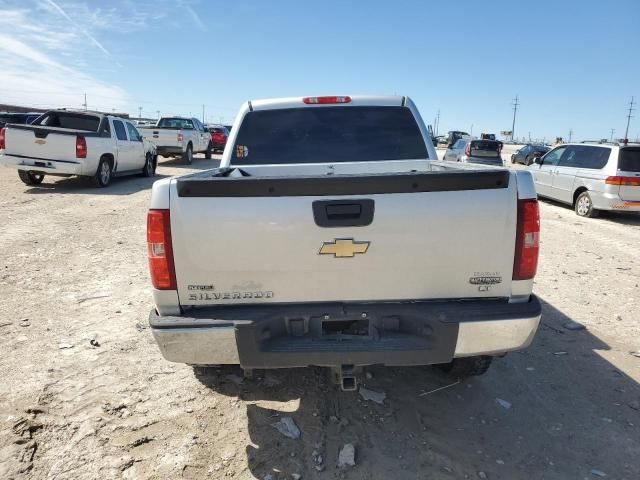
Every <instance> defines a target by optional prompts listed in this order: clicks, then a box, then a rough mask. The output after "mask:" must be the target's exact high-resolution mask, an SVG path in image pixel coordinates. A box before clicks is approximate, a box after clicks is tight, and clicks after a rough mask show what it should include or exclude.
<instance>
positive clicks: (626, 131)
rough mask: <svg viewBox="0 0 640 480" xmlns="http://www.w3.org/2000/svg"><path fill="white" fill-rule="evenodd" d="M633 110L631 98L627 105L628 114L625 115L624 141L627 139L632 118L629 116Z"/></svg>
mask: <svg viewBox="0 0 640 480" xmlns="http://www.w3.org/2000/svg"><path fill="white" fill-rule="evenodd" d="M634 110H635V108H633V97H631V102H630V103H629V113H628V114H627V129H626V130H625V132H624V139H625V140H628V139H629V123H630V122H631V118H632V117H633V116H632V115H631V112H633V111H634Z"/></svg>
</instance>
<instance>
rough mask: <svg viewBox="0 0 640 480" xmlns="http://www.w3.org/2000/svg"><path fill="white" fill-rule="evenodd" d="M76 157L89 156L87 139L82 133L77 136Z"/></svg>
mask: <svg viewBox="0 0 640 480" xmlns="http://www.w3.org/2000/svg"><path fill="white" fill-rule="evenodd" d="M76 158H87V139H86V138H84V137H83V136H82V135H78V136H77V137H76Z"/></svg>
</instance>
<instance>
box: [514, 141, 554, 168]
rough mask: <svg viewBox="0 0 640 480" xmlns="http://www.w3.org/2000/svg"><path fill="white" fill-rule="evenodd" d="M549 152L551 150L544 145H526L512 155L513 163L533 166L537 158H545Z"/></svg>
mask: <svg viewBox="0 0 640 480" xmlns="http://www.w3.org/2000/svg"><path fill="white" fill-rule="evenodd" d="M549 150H550V148H549V147H545V146H544V145H525V146H524V147H522V148H521V149H520V150H516V151H515V152H514V153H512V154H511V163H522V164H524V165H531V164H532V163H533V160H534V159H535V158H539V157H541V156H543V155H544V154H545V153H547V152H548V151H549Z"/></svg>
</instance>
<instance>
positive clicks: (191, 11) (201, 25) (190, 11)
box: [183, 5, 207, 32]
mask: <svg viewBox="0 0 640 480" xmlns="http://www.w3.org/2000/svg"><path fill="white" fill-rule="evenodd" d="M183 8H184V9H185V11H186V12H187V13H188V14H189V16H190V17H191V19H192V20H193V23H195V24H196V26H197V27H198V28H199V29H200V30H202V31H203V32H206V31H207V27H206V26H205V24H204V23H202V20H200V17H199V16H198V14H197V13H196V12H195V10H194V9H193V8H191V7H190V6H189V5H184V6H183Z"/></svg>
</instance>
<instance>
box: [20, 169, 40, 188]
mask: <svg viewBox="0 0 640 480" xmlns="http://www.w3.org/2000/svg"><path fill="white" fill-rule="evenodd" d="M18 177H20V180H22V183H24V184H25V185H40V184H41V183H42V181H43V180H44V174H42V173H33V172H27V171H26V170H18Z"/></svg>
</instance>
